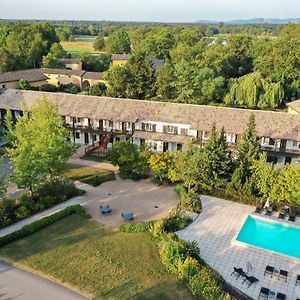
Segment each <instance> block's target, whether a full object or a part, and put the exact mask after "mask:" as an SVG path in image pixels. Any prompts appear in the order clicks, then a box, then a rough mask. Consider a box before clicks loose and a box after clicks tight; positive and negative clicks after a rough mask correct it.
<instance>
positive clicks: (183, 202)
mask: <svg viewBox="0 0 300 300" xmlns="http://www.w3.org/2000/svg"><path fill="white" fill-rule="evenodd" d="M180 207H181V209H183V210H187V211H191V212H194V213H197V214H199V213H200V212H201V202H200V199H199V196H198V194H197V193H196V192H195V190H193V189H191V190H190V191H189V192H188V193H187V194H186V195H185V196H182V197H181V198H180Z"/></svg>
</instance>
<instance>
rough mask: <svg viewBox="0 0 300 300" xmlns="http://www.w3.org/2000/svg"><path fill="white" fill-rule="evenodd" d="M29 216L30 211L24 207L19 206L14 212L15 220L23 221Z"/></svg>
mask: <svg viewBox="0 0 300 300" xmlns="http://www.w3.org/2000/svg"><path fill="white" fill-rule="evenodd" d="M30 215H31V211H30V210H29V209H28V208H26V207H25V206H20V207H18V209H17V210H16V217H17V219H25V218H27V217H29V216H30Z"/></svg>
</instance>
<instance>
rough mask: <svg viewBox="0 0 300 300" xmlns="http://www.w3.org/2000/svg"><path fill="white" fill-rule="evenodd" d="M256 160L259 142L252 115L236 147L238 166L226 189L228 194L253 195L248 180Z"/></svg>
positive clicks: (250, 182)
mask: <svg viewBox="0 0 300 300" xmlns="http://www.w3.org/2000/svg"><path fill="white" fill-rule="evenodd" d="M258 158H259V141H258V137H257V133H256V124H255V117H254V115H253V114H252V115H251V116H250V119H249V122H248V125H247V128H246V130H245V131H244V133H243V135H242V139H241V142H240V144H239V145H238V155H237V163H238V166H237V168H236V169H235V171H234V173H233V174H232V178H231V182H230V184H229V185H228V187H227V191H228V192H229V193H232V192H238V193H240V194H244V195H247V196H251V195H253V191H254V187H253V182H252V181H251V180H250V178H251V176H252V172H253V171H252V170H253V169H251V167H252V165H253V163H254V162H255V161H256V160H257V159H258Z"/></svg>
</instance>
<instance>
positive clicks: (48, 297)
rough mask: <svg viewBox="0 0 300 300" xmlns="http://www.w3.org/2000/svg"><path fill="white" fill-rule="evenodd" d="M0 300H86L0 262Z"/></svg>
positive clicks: (47, 281)
mask: <svg viewBox="0 0 300 300" xmlns="http://www.w3.org/2000/svg"><path fill="white" fill-rule="evenodd" d="M0 298H1V299H2V300H12V299H16V300H63V299H67V300H87V299H88V298H86V297H84V296H82V295H80V294H78V293H76V292H74V291H73V290H70V289H68V288H65V287H63V286H61V285H59V284H57V283H54V282H52V281H50V280H48V279H46V278H43V277H40V276H38V275H35V274H32V273H30V272H26V271H23V270H20V269H17V268H15V267H12V266H10V265H7V264H6V263H3V262H0Z"/></svg>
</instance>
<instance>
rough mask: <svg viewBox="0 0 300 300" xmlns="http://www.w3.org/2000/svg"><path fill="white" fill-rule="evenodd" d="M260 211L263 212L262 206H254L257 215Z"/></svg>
mask: <svg viewBox="0 0 300 300" xmlns="http://www.w3.org/2000/svg"><path fill="white" fill-rule="evenodd" d="M262 210H263V205H262V204H258V205H257V206H256V209H255V212H256V213H258V214H260V213H261V211H262Z"/></svg>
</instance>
